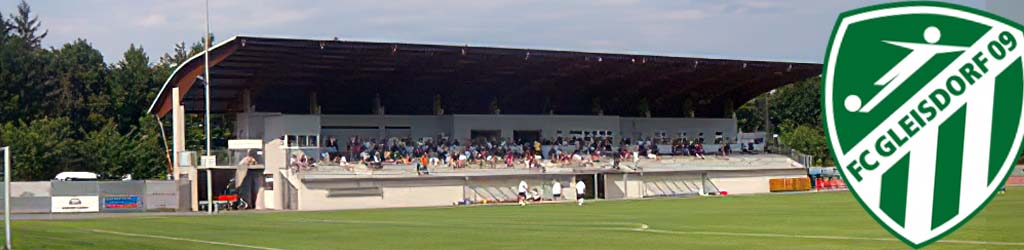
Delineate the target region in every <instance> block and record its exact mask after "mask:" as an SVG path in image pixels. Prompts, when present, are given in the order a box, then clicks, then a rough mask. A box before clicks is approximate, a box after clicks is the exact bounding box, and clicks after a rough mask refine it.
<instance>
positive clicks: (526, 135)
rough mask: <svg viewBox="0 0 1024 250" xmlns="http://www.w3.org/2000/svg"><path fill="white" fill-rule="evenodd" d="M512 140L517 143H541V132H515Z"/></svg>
mask: <svg viewBox="0 0 1024 250" xmlns="http://www.w3.org/2000/svg"><path fill="white" fill-rule="evenodd" d="M512 139H513V140H515V141H517V142H520V141H521V142H533V141H540V130H513V131H512Z"/></svg>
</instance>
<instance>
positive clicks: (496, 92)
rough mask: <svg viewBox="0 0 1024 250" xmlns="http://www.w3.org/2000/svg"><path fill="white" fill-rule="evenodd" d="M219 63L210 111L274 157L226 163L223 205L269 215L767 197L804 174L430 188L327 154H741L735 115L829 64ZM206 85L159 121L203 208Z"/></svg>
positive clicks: (621, 59)
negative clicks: (189, 130) (504, 149)
mask: <svg viewBox="0 0 1024 250" xmlns="http://www.w3.org/2000/svg"><path fill="white" fill-rule="evenodd" d="M210 64H211V66H210V68H211V71H210V75H211V78H212V84H211V85H210V89H211V99H212V102H211V110H210V111H211V112H212V113H218V114H226V115H228V117H230V118H229V119H232V120H233V121H234V122H233V124H234V127H233V128H232V131H233V136H234V137H236V138H233V139H248V140H255V143H253V141H244V142H248V146H239V147H233V149H235V150H236V151H237V150H241V149H244V150H247V151H252V150H255V151H258V152H260V153H259V154H258V157H256V158H259V160H258V163H257V164H244V165H245V166H240V165H242V164H240V163H238V162H237V161H235V160H237V159H238V158H234V157H233V156H232V155H231V154H226V155H224V156H222V157H221V158H227V161H222V159H218V164H217V165H218V166H215V167H212V168H215V169H217V170H218V171H217V172H215V173H214V175H213V176H214V177H217V178H215V179H216V180H215V181H214V184H215V185H213V186H214V189H215V193H220V191H221V190H218V187H223V186H225V185H222V184H226V183H227V180H228V179H231V178H232V177H233V178H235V179H237V180H236V182H235V183H237V185H236V186H238V187H243V190H249V191H247V192H249V193H251V194H249V195H243V196H245V197H249V199H250V202H253V203H255V207H257V208H269V209H338V208H354V207H366V206H369V207H393V206H423V205H444V204H450V203H451V202H456V201H459V200H467V199H470V200H473V199H476V200H480V199H491V200H501V199H504V198H507V197H506V196H507V194H506V193H507V192H508V190H503V189H502V187H505V186H508V187H511V186H512V185H511V184H510V185H505V184H507V183H506V182H510V181H513V180H514V181H517V180H519V179H530V180H531V182H535V183H536V184H542V183H544V182H550V181H553V180H560V181H561V182H562V183H566V184H568V183H573V180H577V179H584V178H585V179H588V180H589V181H592V182H594V183H595V184H594V185H592V186H591V187H594V188H595V189H594V192H593V194H589V193H588V195H593V196H596V197H608V198H611V197H616V198H634V197H648V196H668V195H685V194H698V193H706V192H707V189H709V188H711V187H712V186H714V187H713V188H714V189H717V188H718V187H717V186H716V184H715V183H716V182H715V181H716V180H717V181H718V183H720V184H722V185H733V186H732V187H730V189H731V190H748V189H749V192H760V191H761V189H760V188H759V187H751V185H750V184H748V183H747V181H745V180H752V181H753V182H756V183H757V184H753V186H757V185H760V182H765V183H766V182H767V180H766V179H765V178H766V176H782V177H785V176H799V175H802V172H801V171H803V170H802V169H797V168H793V167H792V166H793V164H792V161H791V160H788V159H786V158H785V157H781V156H766V157H734V158H730V159H711V160H709V161H701V162H697V161H690V160H688V159H683V158H681V157H676V158H675V159H666V160H663V161H637V162H635V163H631V164H632V166H625V165H624V166H623V167H620V166H618V165H615V166H614V167H612V165H613V164H612V163H611V162H612V161H611V160H610V158H606V159H604V161H601V160H596V161H591V162H589V164H586V165H584V164H572V165H565V164H555V165H551V164H548V163H547V162H545V163H544V164H536V165H533V164H532V163H531V164H530V165H529V166H531V167H533V168H530V167H526V166H520V165H521V164H509V166H510V167H511V168H503V169H494V168H497V167H495V165H494V164H491V165H487V164H480V166H479V167H477V168H475V169H464V168H460V169H455V168H452V167H448V166H446V167H440V166H438V167H434V166H435V165H434V164H429V165H431V168H430V169H429V170H428V172H431V174H430V175H428V176H420V175H418V174H417V171H415V170H410V169H412V168H411V167H410V166H412V165H415V164H412V163H409V162H407V161H394V162H390V165H388V166H378V167H367V166H365V165H363V164H359V163H355V162H356V161H357V160H353V158H358V155H357V154H355V155H354V154H352V152H337V153H339V154H342V155H347V156H349V157H350V158H349V161H351V162H353V164H350V165H344V164H339V163H336V162H332V161H330V160H329V159H327V158H333V157H331V156H330V155H325V156H327V157H322V156H321V155H322V153H323V150H324V148H326V146H327V145H326V143H325V142H324V141H325V140H327V138H328V137H336V138H337V139H338V141H340V143H341V144H343V146H341V148H340V149H339V151H351V149H349V148H348V147H346V146H344V144H345V143H346V142H348V141H349V140H350V139H353V138H362V139H364V140H365V139H371V138H372V140H374V143H379V144H384V145H387V146H388V147H391V146H392V145H391V144H392V143H398V142H401V146H402V148H409V149H410V150H408V151H409V152H412V151H413V150H412V149H413V148H415V147H416V146H417V145H418V144H419V143H424V142H428V143H429V142H431V141H433V143H437V142H440V141H442V140H444V141H449V142H461V144H457V145H454V146H455V147H458V149H456V148H455V147H453V148H451V149H447V148H446V149H445V150H446V151H447V150H451V151H455V150H463V149H464V147H467V146H469V145H471V143H472V142H471V141H470V140H471V139H478V138H483V139H485V141H486V142H495V143H499V142H500V143H505V142H508V143H509V144H514V145H516V146H517V147H521V148H522V149H516V150H515V151H516V152H518V153H520V154H522V153H523V152H522V151H532V150H529V149H528V148H532V147H529V146H528V145H531V144H530V143H529V142H536V143H537V144H543V146H541V145H538V147H543V149H542V150H540V152H536V153H537V155H541V156H542V157H543V159H544V160H547V159H548V158H549V157H552V156H550V155H549V154H548V153H547V152H553V150H554V149H557V150H559V151H562V150H566V151H569V152H573V151H575V150H579V149H580V147H579V145H576V146H575V147H573V145H567V146H565V147H562V146H563V145H566V143H557V142H556V140H559V141H560V139H565V140H566V141H568V140H570V138H578V139H579V140H582V139H584V138H586V140H588V141H591V142H593V141H608V142H609V143H610V144H614V146H616V147H628V148H630V149H631V150H637V145H636V144H637V143H636V142H637V141H647V142H649V143H650V144H654V145H648V146H647V147H648V148H652V147H653V148H661V149H662V150H658V151H660V152H661V153H663V154H671V153H679V152H681V151H677V150H676V145H674V143H673V142H679V141H682V142H683V143H686V142H687V141H698V142H703V141H704V140H705V139H706V140H707V142H706V144H707V145H706V146H704V147H705V148H704V150H706V151H710V152H714V151H717V150H719V148H720V147H724V146H725V145H730V144H737V143H738V141H737V140H736V138H738V137H739V134H738V131H737V129H736V120H735V118H734V116H733V113H734V110H735V108H737V107H738V106H739V105H742V104H743V103H745V102H746V101H747V100H749V99H751V98H753V97H754V96H756V95H759V94H761V93H764V92H766V91H768V90H771V89H774V88H777V87H779V86H782V85H785V84H788V83H792V82H796V81H799V80H803V79H807V78H810V77H814V76H817V75H819V74H820V73H821V65H820V64H807V63H791V62H768V61H746V60H723V59H708V58H688V57H667V56H650V55H629V54H608V53H588V52H572V51H552V50H535V49H513V48H492V47H472V46H458V45H429V44H408V43H384V42H360V41H341V40H336V39H335V40H313V39H286V38H270V37H248V36H236V37H233V38H230V39H228V40H226V41H223V42H221V43H219V44H217V45H216V46H214V47H212V48H211V51H210ZM202 73H203V60H202V55H201V54H200V55H197V56H194V57H192V58H190V59H189V60H187V61H186V62H184V63H182V64H181V65H179V66H178V68H177V69H176V70H175V72H174V73H173V74H172V75H171V76H170V77H169V78H168V79H167V82H166V83H165V84H164V86H163V88H162V89H161V91H160V94H159V95H158V96H157V97H156V99H155V100H154V101H153V104H152V106H151V107H150V110H149V112H150V113H153V114H155V115H157V116H158V117H163V116H166V115H168V114H173V115H172V118H171V119H170V120H172V123H173V127H174V128H173V138H174V139H173V141H174V143H173V145H174V146H173V148H174V154H173V155H174V161H173V162H174V164H173V165H174V170H175V174H174V177H176V178H179V179H188V180H192V186H193V192H192V197H193V198H192V200H193V201H199V200H203V199H205V184H204V182H205V177H204V176H203V172H202V171H198V170H199V169H201V168H200V167H199V166H197V165H199V164H197V161H196V160H195V159H193V158H192V157H193V156H194V155H195V154H194V153H191V154H190V152H187V151H185V146H184V139H183V138H184V132H185V129H184V126H185V123H184V120H185V119H184V117H185V114H186V113H200V112H203V111H204V107H205V106H204V97H203V96H204V93H203V91H202V88H201V87H200V86H201V84H202V82H200V80H199V78H198V76H200V75H202ZM378 140H379V141H378ZM574 140H575V139H574ZM242 142H243V141H239V145H242V144H243V143H242ZM541 142H543V143H541ZM252 144H256V145H257V146H256V147H254V146H252ZM627 144H628V145H627ZM609 146H611V145H609ZM739 148H740V147H738V146H736V147H731V149H732V150H739ZM596 151H603V150H596ZM609 151H616V150H609ZM684 151H685V150H684ZM687 152H688V151H687ZM606 153H607V152H606ZM243 154H244V153H243ZM249 155H251V156H256V155H254V154H252V153H249ZM298 155H303V156H306V155H308V156H312V157H311V158H313V160H314V161H316V162H317V164H314V165H316V166H317V167H315V168H310V169H308V170H307V169H306V168H302V169H298V168H296V169H292V168H291V167H290V166H292V165H294V163H295V160H294V159H296V156H298ZM530 155H532V153H531V154H530ZM239 158H240V157H239ZM409 158H411V157H409ZM456 158H457V157H456ZM595 159H598V158H595ZM517 162H518V161H517ZM595 162H598V163H595ZM502 166H504V165H502ZM644 168H647V170H644ZM758 171H761V172H758ZM419 172H422V171H419ZM644 173H646V175H645V174H644ZM260 177H263V178H260ZM631 178H632V179H631ZM723 178H724V179H723ZM730 178H731V179H730ZM734 183H738V184H735V185H734ZM541 186H543V185H541ZM599 186H600V187H599ZM565 187H566V190H569V187H570V186H569V185H566V186H565ZM630 190H633V191H632V192H630ZM764 190H767V184H765V187H764ZM243 193H245V192H243ZM546 193H547V194H549V195H550V190H547V191H546ZM564 193H572V192H568V191H566V192H564ZM385 197H387V198H385ZM396 197H399V198H396ZM418 200H419V201H418ZM198 203H199V202H194V204H193V209H197V208H198V206H197V204H198Z"/></svg>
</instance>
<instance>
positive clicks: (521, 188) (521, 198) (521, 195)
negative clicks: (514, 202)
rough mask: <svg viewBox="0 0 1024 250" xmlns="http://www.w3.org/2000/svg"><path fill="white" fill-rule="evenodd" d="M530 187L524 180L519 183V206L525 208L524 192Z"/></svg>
mask: <svg viewBox="0 0 1024 250" xmlns="http://www.w3.org/2000/svg"><path fill="white" fill-rule="evenodd" d="M529 188H530V187H529V186H528V185H526V180H520V181H519V205H520V206H526V191H527V189H529Z"/></svg>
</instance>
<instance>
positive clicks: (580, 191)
mask: <svg viewBox="0 0 1024 250" xmlns="http://www.w3.org/2000/svg"><path fill="white" fill-rule="evenodd" d="M586 193H587V184H583V180H579V181H577V182H576V204H577V205H580V206H583V195H584V194H586Z"/></svg>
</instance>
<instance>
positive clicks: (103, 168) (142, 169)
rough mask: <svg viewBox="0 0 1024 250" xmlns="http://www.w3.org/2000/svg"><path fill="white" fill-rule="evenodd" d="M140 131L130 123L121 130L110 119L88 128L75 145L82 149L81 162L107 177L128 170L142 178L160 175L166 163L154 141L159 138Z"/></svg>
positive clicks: (117, 175) (134, 176)
mask: <svg viewBox="0 0 1024 250" xmlns="http://www.w3.org/2000/svg"><path fill="white" fill-rule="evenodd" d="M140 122H142V121H140ZM149 129H152V128H149ZM142 131H144V130H140V129H139V128H137V127H133V128H132V130H131V131H129V132H128V133H124V134H122V133H121V132H120V131H118V126H117V124H115V123H113V122H108V123H106V124H104V125H103V126H102V127H101V128H100V129H98V130H93V131H89V132H88V133H87V134H86V135H85V138H83V139H82V142H81V143H79V144H78V145H79V147H78V148H77V150H78V151H79V152H81V153H82V154H81V155H82V158H83V160H84V161H83V165H84V166H86V167H85V168H86V169H88V170H90V171H94V172H96V173H98V174H100V175H103V176H107V177H115V178H117V177H122V176H124V175H126V174H132V177H133V178H140V179H146V178H154V177H159V176H161V174H162V173H164V171H163V170H164V167H163V166H166V164H165V162H164V160H163V159H164V158H165V157H164V156H163V155H162V154H161V152H162V151H163V150H162V149H161V148H160V147H159V144H158V143H159V138H156V137H154V136H153V134H152V133H145V132H142Z"/></svg>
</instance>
